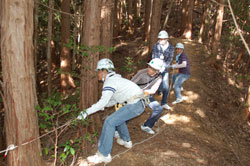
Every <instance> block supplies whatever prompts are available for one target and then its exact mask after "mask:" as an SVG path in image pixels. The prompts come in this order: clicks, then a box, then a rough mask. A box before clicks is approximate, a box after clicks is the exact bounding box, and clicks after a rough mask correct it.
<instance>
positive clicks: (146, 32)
mask: <svg viewBox="0 0 250 166" xmlns="http://www.w3.org/2000/svg"><path fill="white" fill-rule="evenodd" d="M151 9H152V0H146V2H145V11H144V22H145V23H144V40H145V41H148V39H149V32H150V26H149V25H150V20H151V19H150V18H151V15H152V10H151Z"/></svg>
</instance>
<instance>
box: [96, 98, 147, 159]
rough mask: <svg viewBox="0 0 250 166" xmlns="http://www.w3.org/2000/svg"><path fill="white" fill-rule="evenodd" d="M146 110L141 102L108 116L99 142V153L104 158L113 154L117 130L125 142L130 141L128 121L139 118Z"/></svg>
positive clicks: (124, 107)
mask: <svg viewBox="0 0 250 166" xmlns="http://www.w3.org/2000/svg"><path fill="white" fill-rule="evenodd" d="M144 110H145V108H144V106H143V104H142V101H141V100H139V101H138V102H137V103H135V104H127V105H125V106H123V107H121V108H120V109H119V110H118V111H116V112H114V113H112V114H111V115H110V116H108V117H107V118H106V120H105V121H104V124H103V127H102V133H101V137H100V139H99V142H98V151H99V152H100V153H101V154H103V155H104V156H107V155H108V154H110V153H111V150H112V146H113V137H114V134H115V130H116V129H117V131H118V133H119V135H120V137H121V138H122V139H123V140H124V141H130V140H131V139H130V136H129V132H128V128H127V125H126V121H128V120H130V119H132V118H134V117H137V116H139V115H140V114H142V113H143V112H144Z"/></svg>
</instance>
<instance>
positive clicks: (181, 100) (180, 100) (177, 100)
mask: <svg viewBox="0 0 250 166" xmlns="http://www.w3.org/2000/svg"><path fill="white" fill-rule="evenodd" d="M181 102H183V99H176V100H175V101H174V102H173V103H172V104H177V103H181Z"/></svg>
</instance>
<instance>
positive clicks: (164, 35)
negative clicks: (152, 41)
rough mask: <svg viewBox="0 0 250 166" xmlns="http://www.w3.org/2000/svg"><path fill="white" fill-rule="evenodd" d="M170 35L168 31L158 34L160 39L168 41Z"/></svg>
mask: <svg viewBox="0 0 250 166" xmlns="http://www.w3.org/2000/svg"><path fill="white" fill-rule="evenodd" d="M167 38H168V33H167V32H166V31H160V32H159V34H158V39H167Z"/></svg>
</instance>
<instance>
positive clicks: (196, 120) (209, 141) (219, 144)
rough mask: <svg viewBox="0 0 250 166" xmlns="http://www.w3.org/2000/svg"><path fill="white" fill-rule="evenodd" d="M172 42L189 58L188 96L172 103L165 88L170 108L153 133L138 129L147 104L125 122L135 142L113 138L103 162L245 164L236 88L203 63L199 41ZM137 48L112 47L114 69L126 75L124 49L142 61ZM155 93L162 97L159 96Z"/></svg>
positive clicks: (247, 130)
mask: <svg viewBox="0 0 250 166" xmlns="http://www.w3.org/2000/svg"><path fill="white" fill-rule="evenodd" d="M177 42H183V43H185V52H186V54H187V55H188V57H189V60H190V63H191V77H190V79H189V80H188V81H186V82H185V83H184V85H183V86H184V91H183V92H182V94H183V96H187V100H186V101H185V102H184V103H180V104H178V105H174V106H173V105H171V103H172V102H173V101H174V99H175V95H174V93H173V90H172V91H171V92H170V96H169V98H168V102H169V104H170V105H171V106H173V111H170V112H167V111H166V110H164V112H163V114H162V117H164V118H165V119H164V120H159V121H158V122H157V124H156V125H155V126H154V128H153V129H154V130H155V131H157V133H156V134H155V135H153V136H152V135H149V134H146V133H145V132H142V131H141V130H140V125H141V124H142V123H143V122H144V121H145V120H146V119H147V118H148V116H149V114H150V112H151V110H149V109H147V110H146V111H145V112H144V113H143V114H142V115H141V116H140V117H138V118H136V119H133V120H131V121H129V122H128V127H129V131H130V134H131V138H132V141H133V144H134V146H133V148H132V149H130V150H128V151H126V150H127V149H125V148H123V147H121V146H119V145H118V144H116V142H115V140H114V146H113V150H112V153H111V155H112V157H113V160H112V162H111V163H109V164H107V165H108V166H199V165H209V166H217V165H218V166H222V165H225V166H247V165H250V151H249V147H250V137H249V136H250V126H249V125H248V124H243V123H240V122H239V119H240V117H239V116H240V112H239V111H240V109H239V108H240V106H241V105H240V101H239V100H240V97H241V96H240V95H239V94H240V93H239V92H238V90H237V89H235V88H234V87H232V86H230V85H229V84H228V83H227V80H226V79H224V78H223V77H222V75H221V74H220V72H219V71H217V70H216V69H214V68H213V67H211V66H208V65H207V64H206V63H205V62H206V59H205V58H204V57H205V56H204V50H203V46H202V45H201V44H199V43H195V42H191V41H187V40H181V39H171V43H172V44H174V45H175V44H176V43H177ZM138 48H139V49H138ZM140 48H141V44H140V41H135V42H132V43H129V44H124V45H122V46H120V47H119V48H117V51H116V53H115V55H114V56H113V60H114V62H115V65H116V67H118V68H119V69H118V73H122V74H123V75H126V74H127V72H125V71H124V70H122V65H124V64H125V60H124V58H125V57H126V56H128V53H129V55H133V56H134V57H133V58H134V59H136V60H135V61H134V63H136V64H137V67H138V68H142V67H143V66H145V65H143V64H146V62H143V60H142V59H143V58H140V57H138V54H141V52H140ZM123 69H124V68H123ZM126 76H127V77H130V75H126ZM156 98H157V99H158V100H160V99H161V98H160V96H156ZM95 148H96V147H95ZM95 148H94V149H95ZM100 165H103V164H100Z"/></svg>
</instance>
